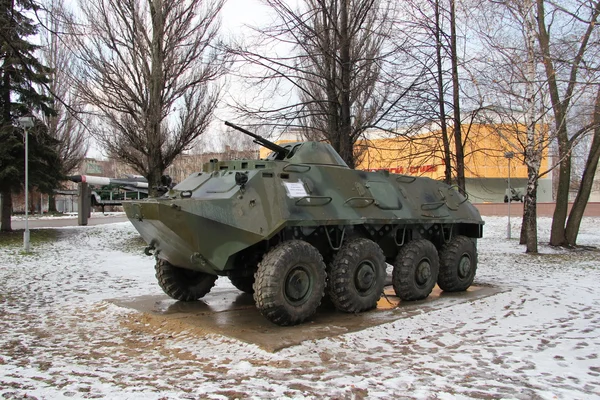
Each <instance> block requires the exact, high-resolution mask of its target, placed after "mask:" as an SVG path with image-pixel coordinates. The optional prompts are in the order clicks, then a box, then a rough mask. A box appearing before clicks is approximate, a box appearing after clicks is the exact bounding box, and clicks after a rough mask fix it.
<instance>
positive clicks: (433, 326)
mask: <svg viewBox="0 0 600 400" xmlns="http://www.w3.org/2000/svg"><path fill="white" fill-rule="evenodd" d="M485 219H486V226H485V237H484V238H483V239H481V240H480V241H479V254H480V257H479V270H478V275H477V277H476V281H475V283H476V284H478V285H493V286H498V287H500V288H502V289H503V290H504V291H503V292H502V293H500V294H497V295H494V296H491V297H487V298H483V299H479V300H476V301H473V302H466V303H462V304H458V305H454V306H451V307H447V308H443V309H439V310H436V311H432V312H427V313H423V314H420V315H415V316H412V317H409V318H404V319H399V320H397V321H396V322H393V323H388V324H385V325H381V326H377V327H373V328H369V329H366V330H363V331H360V332H356V333H350V334H345V335H341V336H336V337H332V338H327V339H322V340H314V341H307V342H304V343H302V344H300V345H298V346H294V347H290V348H287V349H284V350H282V351H280V352H278V353H275V354H272V353H268V352H265V351H263V350H261V349H259V348H258V347H256V346H253V345H249V344H246V343H242V342H239V341H237V340H234V339H230V338H226V337H222V336H219V335H205V336H199V335H198V334H192V333H191V332H188V331H185V330H184V331H170V330H168V329H162V328H161V327H157V326H151V325H150V324H147V323H145V322H144V319H143V318H140V315H139V314H137V313H135V312H133V311H129V310H125V309H122V308H119V307H117V306H115V305H113V304H112V303H109V302H107V301H106V300H107V299H111V298H115V297H124V296H139V295H154V294H160V293H161V292H160V289H159V288H158V286H157V284H156V283H155V279H154V270H153V266H152V264H153V262H152V259H150V258H149V257H146V256H144V255H143V254H142V253H141V251H140V249H141V248H142V247H143V245H142V244H141V243H140V241H139V239H138V236H137V234H136V232H135V230H134V229H133V227H132V226H131V225H130V224H129V223H119V224H111V225H104V226H93V227H73V228H60V229H58V230H57V234H58V240H57V241H53V242H47V243H45V244H39V243H38V244H36V245H35V248H34V253H33V254H30V255H25V254H23V253H22V252H21V249H20V248H19V247H18V245H19V244H18V243H16V244H14V245H6V244H2V243H0V397H2V398H9V399H15V398H18V399H22V398H38V399H61V398H111V399H114V398H118V399H198V398H210V399H230V398H231V399H232V398H257V399H265V398H277V399H279V398H293V399H305V398H306V399H313V398H337V399H346V398H355V399H362V398H373V399H376V398H386V399H387V398H392V397H395V398H406V399H412V398H418V399H429V398H435V399H466V398H486V399H487V398H490V399H493V398H503V399H555V398H558V399H590V398H600V359H599V354H600V315H599V314H598V310H600V291H598V290H597V286H598V282H600V257H599V254H600V253H599V252H598V251H597V250H590V249H584V250H582V249H579V250H575V251H566V250H559V249H553V248H549V247H547V246H541V253H542V254H539V255H528V254H525V253H524V248H523V246H520V245H519V244H518V242H517V240H515V239H513V240H510V241H509V240H507V239H506V238H505V237H506V218H501V217H487V218H485ZM539 224H540V237H541V240H540V242H541V243H543V242H545V241H546V242H547V240H548V236H549V226H550V219H547V218H541V219H540V220H539ZM599 225H600V218H587V219H584V223H583V226H582V232H581V235H580V238H579V242H580V244H582V245H592V246H597V245H598V244H599V243H600V233H599V232H598V229H597V227H598V226H599ZM512 229H513V235H514V236H517V235H518V232H519V221H518V220H517V219H513V226H512ZM230 288H231V286H230V284H229V283H228V281H227V280H226V279H219V280H218V283H217V286H216V287H215V289H213V290H214V291H216V292H218V291H219V290H224V289H230ZM288 329H293V328H288Z"/></svg>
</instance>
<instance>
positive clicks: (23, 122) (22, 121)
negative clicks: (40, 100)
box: [19, 117, 35, 253]
mask: <svg viewBox="0 0 600 400" xmlns="http://www.w3.org/2000/svg"><path fill="white" fill-rule="evenodd" d="M19 125H20V126H21V128H23V130H24V131H25V232H24V233H23V248H24V249H25V253H28V252H29V165H28V164H29V160H28V157H29V135H28V134H27V129H28V128H33V127H34V126H35V124H34V122H33V117H21V118H19Z"/></svg>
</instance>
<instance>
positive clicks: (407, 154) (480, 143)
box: [260, 124, 548, 179]
mask: <svg viewBox="0 0 600 400" xmlns="http://www.w3.org/2000/svg"><path fill="white" fill-rule="evenodd" d="M543 129H545V128H543ZM463 140H464V141H465V149H464V152H465V177H466V178H506V177H507V176H508V160H507V159H506V157H505V156H504V154H505V153H506V152H509V151H510V152H513V153H514V158H513V159H512V160H511V163H510V164H511V165H510V176H511V177H514V178H527V167H526V165H525V164H524V163H523V156H522V154H520V151H522V149H521V150H520V151H519V150H518V149H519V147H516V148H515V147H512V146H511V145H510V143H512V144H519V143H525V126H523V125H520V126H515V125H483V124H472V125H469V126H466V127H463ZM289 142H293V141H291V140H282V141H278V142H276V143H277V144H280V145H281V144H284V143H289ZM521 147H522V146H521ZM355 148H356V150H357V151H359V152H360V151H361V150H362V154H360V156H359V161H358V163H357V166H356V169H360V170H368V171H377V170H383V169H385V170H389V171H390V172H392V173H397V174H405V175H416V176H427V177H430V178H433V179H443V178H444V170H445V166H444V151H443V150H444V149H443V144H442V139H441V132H440V131H436V132H428V133H423V134H419V135H413V136H411V137H406V136H398V137H395V138H386V139H372V140H360V141H358V142H357V143H356V147H355ZM450 148H451V152H454V141H453V140H451V142H450ZM432 149H433V150H432ZM270 152H271V151H270V150H268V149H266V148H264V147H261V149H260V157H261V158H265V157H266V156H267V155H268V154H269V153H270ZM547 157H548V151H547V149H546V150H544V152H543V158H542V166H544V165H547ZM452 162H453V163H454V160H453V161H452ZM453 167H455V164H453ZM542 168H543V167H542Z"/></svg>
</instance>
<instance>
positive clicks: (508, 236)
mask: <svg viewBox="0 0 600 400" xmlns="http://www.w3.org/2000/svg"><path fill="white" fill-rule="evenodd" d="M510 203H512V190H510V158H509V159H508V227H507V230H506V237H507V238H508V239H510Z"/></svg>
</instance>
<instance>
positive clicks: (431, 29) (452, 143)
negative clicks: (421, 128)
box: [397, 0, 472, 190]
mask: <svg viewBox="0 0 600 400" xmlns="http://www.w3.org/2000/svg"><path fill="white" fill-rule="evenodd" d="M462 3H464V2H462V1H461V2H458V1H456V0H412V1H406V2H402V4H403V9H402V13H401V14H402V15H403V16H404V18H405V20H403V21H402V22H401V23H400V24H397V29H398V30H400V31H402V33H403V34H406V35H407V36H408V43H407V44H406V45H405V46H404V47H403V48H402V49H401V50H402V51H404V52H406V53H407V54H408V56H409V57H410V58H411V59H412V60H414V62H415V63H418V64H420V65H422V67H423V70H422V73H423V74H424V76H425V77H426V79H427V81H428V84H422V85H419V86H418V87H415V88H413V90H412V91H411V93H409V95H408V97H410V98H412V99H414V106H415V109H414V118H413V121H414V122H413V123H414V124H415V126H418V125H419V124H437V125H439V131H438V134H439V140H440V141H441V146H442V149H443V154H444V156H443V164H444V180H445V181H446V183H448V184H451V183H452V182H455V183H456V184H457V185H458V186H459V187H460V188H461V189H462V190H464V189H465V162H464V159H465V157H466V156H467V154H465V146H466V144H467V142H468V132H469V129H470V128H469V125H468V121H465V122H466V129H465V125H463V122H464V121H463V120H464V119H465V118H467V119H472V113H470V112H469V113H465V114H464V115H462V114H461V101H462V100H461V98H462V97H463V96H464V92H465V89H464V86H465V85H464V78H463V77H462V76H464V75H466V74H465V72H466V71H465V64H468V63H469V60H466V59H465V57H464V55H463V56H462V57H461V55H460V54H459V48H460V47H463V46H465V40H464V39H462V40H460V32H461V30H462V31H464V30H465V29H466V26H467V25H468V24H467V22H466V20H464V18H465V15H464V13H463V14H462V15H461V14H460V12H459V11H460V10H457V5H461V4H462ZM463 8H467V6H464V7H463ZM461 16H462V18H463V20H461ZM464 36H466V35H464V33H463V37H464ZM404 111H406V108H405V110H404ZM435 150H436V149H433V148H432V151H435Z"/></svg>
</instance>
